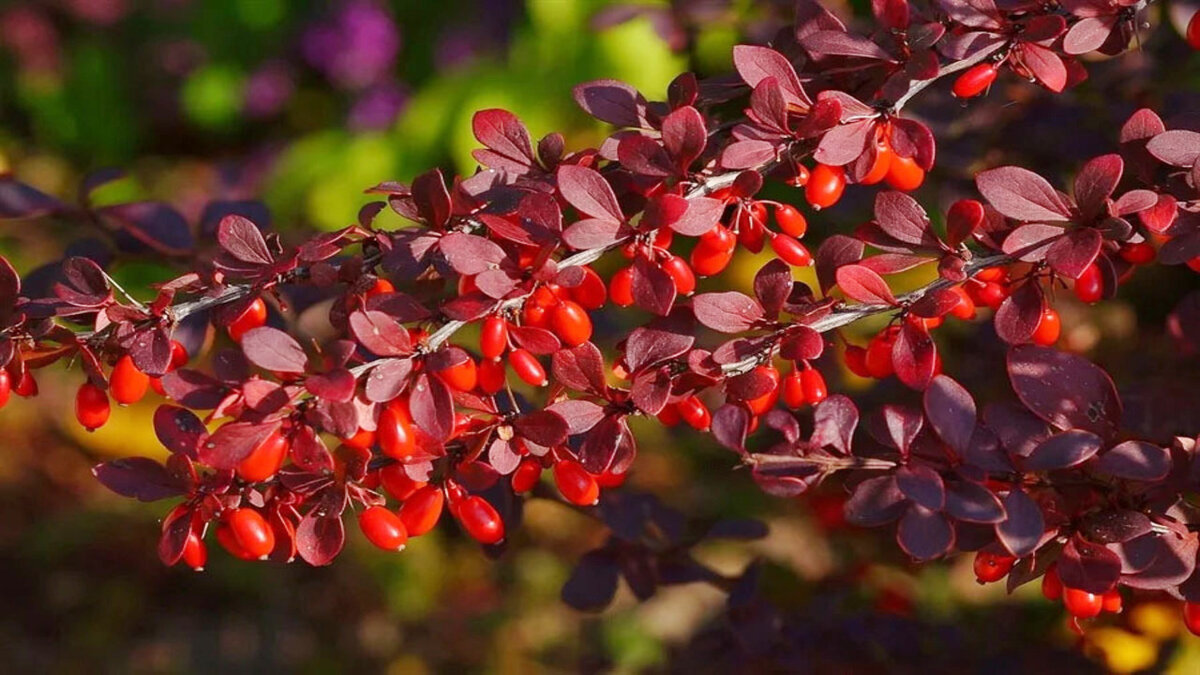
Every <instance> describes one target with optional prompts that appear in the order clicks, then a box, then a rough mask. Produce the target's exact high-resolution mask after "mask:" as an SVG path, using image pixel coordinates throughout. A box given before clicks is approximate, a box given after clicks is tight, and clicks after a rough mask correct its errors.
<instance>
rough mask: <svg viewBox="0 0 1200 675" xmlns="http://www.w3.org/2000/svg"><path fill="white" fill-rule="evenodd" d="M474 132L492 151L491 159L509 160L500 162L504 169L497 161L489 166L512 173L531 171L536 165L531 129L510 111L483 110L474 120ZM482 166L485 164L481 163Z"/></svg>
mask: <svg viewBox="0 0 1200 675" xmlns="http://www.w3.org/2000/svg"><path fill="white" fill-rule="evenodd" d="M471 130H472V131H473V132H474V134H475V138H476V139H478V140H479V142H480V143H482V144H484V145H485V146H487V147H488V149H489V150H490V151H491V153H489V155H488V157H489V159H493V160H494V159H501V160H507V162H500V166H497V164H496V163H495V162H494V161H492V162H486V164H487V165H488V166H491V167H492V168H497V169H504V170H510V171H511V170H513V169H516V170H523V169H528V168H529V167H530V166H531V165H533V164H535V163H536V162H535V157H534V155H533V143H532V141H531V140H530V138H529V130H528V129H526V128H525V125H524V124H522V123H521V120H519V119H517V116H516V115H514V114H512V113H510V112H508V111H507V110H501V109H499V108H492V109H490V110H480V111H479V112H477V113H475V116H474V117H472V118H471ZM481 163H485V162H482V160H481Z"/></svg>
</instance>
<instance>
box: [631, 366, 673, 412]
mask: <svg viewBox="0 0 1200 675" xmlns="http://www.w3.org/2000/svg"><path fill="white" fill-rule="evenodd" d="M670 396H671V371H670V369H669V368H668V367H666V366H662V367H660V368H654V369H652V370H644V371H642V372H639V373H637V374H635V375H634V376H633V386H632V387H631V388H630V390H629V398H630V400H632V401H633V404H634V405H636V406H637V407H638V410H641V411H642V412H644V413H646V414H647V415H657V414H658V413H660V412H662V409H663V408H665V407H666V405H667V400H668V399H669V398H670Z"/></svg>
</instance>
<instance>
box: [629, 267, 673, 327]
mask: <svg viewBox="0 0 1200 675" xmlns="http://www.w3.org/2000/svg"><path fill="white" fill-rule="evenodd" d="M675 294H676V291H675V281H674V280H673V279H672V278H671V275H669V274H667V273H666V271H664V270H663V268H661V267H659V266H658V265H655V264H653V263H651V262H650V261H649V260H647V259H646V258H644V257H640V256H639V257H638V259H637V260H636V261H634V263H633V301H634V302H635V303H636V304H637V306H638V307H641V308H642V309H645V310H646V311H648V312H653V313H654V314H657V315H659V316H666V315H667V314H669V313H670V312H671V307H672V305H674V304H675Z"/></svg>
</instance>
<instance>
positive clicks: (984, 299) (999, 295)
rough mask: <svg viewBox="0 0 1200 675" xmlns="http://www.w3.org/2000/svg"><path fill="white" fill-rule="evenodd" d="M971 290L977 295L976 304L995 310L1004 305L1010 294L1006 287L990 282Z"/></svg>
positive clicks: (973, 286)
mask: <svg viewBox="0 0 1200 675" xmlns="http://www.w3.org/2000/svg"><path fill="white" fill-rule="evenodd" d="M971 288H972V289H973V290H974V293H975V304H977V305H979V304H982V305H984V306H986V307H989V308H991V309H993V310H995V309H999V308H1000V305H1001V304H1003V303H1004V299H1005V298H1007V297H1008V292H1007V291H1006V290H1005V288H1004V286H1003V285H1002V284H1000V283H999V282H996V281H988V282H986V283H984V284H982V285H972V286H971Z"/></svg>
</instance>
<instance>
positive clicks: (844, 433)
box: [810, 394, 859, 455]
mask: <svg viewBox="0 0 1200 675" xmlns="http://www.w3.org/2000/svg"><path fill="white" fill-rule="evenodd" d="M858 419H859V417H858V408H856V407H855V406H854V401H851V400H850V398H849V397H847V396H844V395H842V394H834V395H832V396H830V397H829V398H827V399H825V400H824V401H821V402H820V403H818V404H817V406H816V408H814V409H813V433H812V438H811V439H810V442H811V443H812V444H813V445H815V446H817V447H822V448H824V447H834V448H837V449H838V450H840V451H841V452H842V454H845V455H848V454H850V451H851V446H852V444H853V441H854V430H855V429H856V428H857V427H858Z"/></svg>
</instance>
